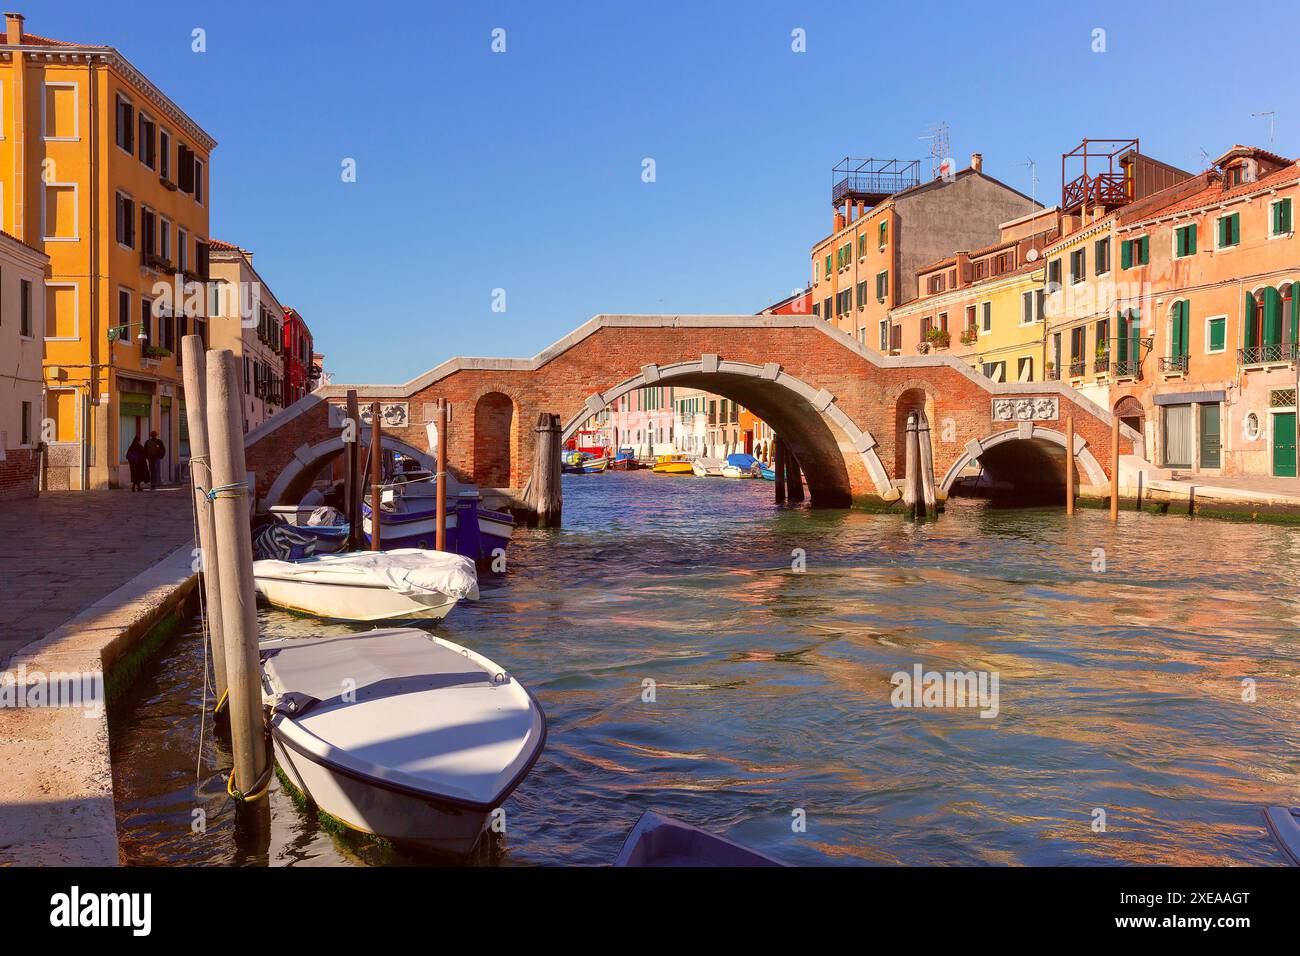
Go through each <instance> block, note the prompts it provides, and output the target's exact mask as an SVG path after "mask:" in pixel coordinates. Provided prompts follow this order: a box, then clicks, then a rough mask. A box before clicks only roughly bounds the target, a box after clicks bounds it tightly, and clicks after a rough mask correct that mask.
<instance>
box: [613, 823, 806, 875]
mask: <svg viewBox="0 0 1300 956" xmlns="http://www.w3.org/2000/svg"><path fill="white" fill-rule="evenodd" d="M614 865H615V866H784V865H785V864H783V863H780V862H778V861H777V860H774V859H772V858H771V857H769V856H764V855H763V854H761V853H758V852H756V851H754V850H751V849H749V848H748V847H745V846H741V845H740V844H739V843H733V842H732V841H731V840H725V839H723V838H722V837H720V836H714V835H713V834H712V833H709V832H708V831H707V830H701V829H700V828H699V827H693V826H691V825H690V824H689V823H682V822H681V821H680V820H674V819H673V818H672V817H668V816H664V815H663V814H662V813H655V812H654V811H653V810H647V811H646V812H645V813H643V814H641V819H640V820H638V821H637V822H636V826H634V827H633V828H632V830H631V832H630V833H628V835H627V839H626V840H624V841H623V849H622V851H621V852H620V853H619V855H618V859H617V860H615V861H614Z"/></svg>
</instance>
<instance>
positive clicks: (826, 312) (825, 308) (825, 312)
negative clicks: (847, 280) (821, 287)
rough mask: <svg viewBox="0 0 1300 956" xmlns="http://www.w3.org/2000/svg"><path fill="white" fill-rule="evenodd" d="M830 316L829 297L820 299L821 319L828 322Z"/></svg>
mask: <svg viewBox="0 0 1300 956" xmlns="http://www.w3.org/2000/svg"><path fill="white" fill-rule="evenodd" d="M831 315H832V313H831V297H830V296H827V297H826V298H824V299H822V318H823V319H826V320H827V321H830V318H831Z"/></svg>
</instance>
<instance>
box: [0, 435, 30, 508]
mask: <svg viewBox="0 0 1300 956" xmlns="http://www.w3.org/2000/svg"><path fill="white" fill-rule="evenodd" d="M39 461H40V459H39V458H38V456H37V454H36V452H34V451H32V450H31V449H29V448H10V449H8V450H7V451H6V452H5V459H4V461H0V500H8V499H11V498H32V497H35V495H36V470H37V466H38V463H39Z"/></svg>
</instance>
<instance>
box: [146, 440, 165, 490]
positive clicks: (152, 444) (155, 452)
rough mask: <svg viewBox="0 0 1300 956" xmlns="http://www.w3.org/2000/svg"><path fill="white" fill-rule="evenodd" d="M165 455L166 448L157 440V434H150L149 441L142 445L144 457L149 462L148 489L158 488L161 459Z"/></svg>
mask: <svg viewBox="0 0 1300 956" xmlns="http://www.w3.org/2000/svg"><path fill="white" fill-rule="evenodd" d="M165 454H167V446H166V445H164V444H163V443H162V442H160V441H159V440H158V433H157V432H150V433H149V440H148V441H147V442H145V443H144V457H145V458H147V459H148V461H149V487H150V488H153V489H156V488H157V487H158V475H159V472H161V471H162V459H163V455H165Z"/></svg>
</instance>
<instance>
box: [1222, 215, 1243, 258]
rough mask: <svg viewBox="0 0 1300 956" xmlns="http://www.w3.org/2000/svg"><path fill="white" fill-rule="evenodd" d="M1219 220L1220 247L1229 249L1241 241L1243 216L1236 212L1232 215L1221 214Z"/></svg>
mask: <svg viewBox="0 0 1300 956" xmlns="http://www.w3.org/2000/svg"><path fill="white" fill-rule="evenodd" d="M1218 222H1219V248H1220V249H1227V248H1228V247H1229V246H1235V245H1237V243H1239V242H1241V216H1239V215H1238V214H1237V213H1235V212H1234V213H1233V214H1232V215H1231V216H1220V217H1219V220H1218Z"/></svg>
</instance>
